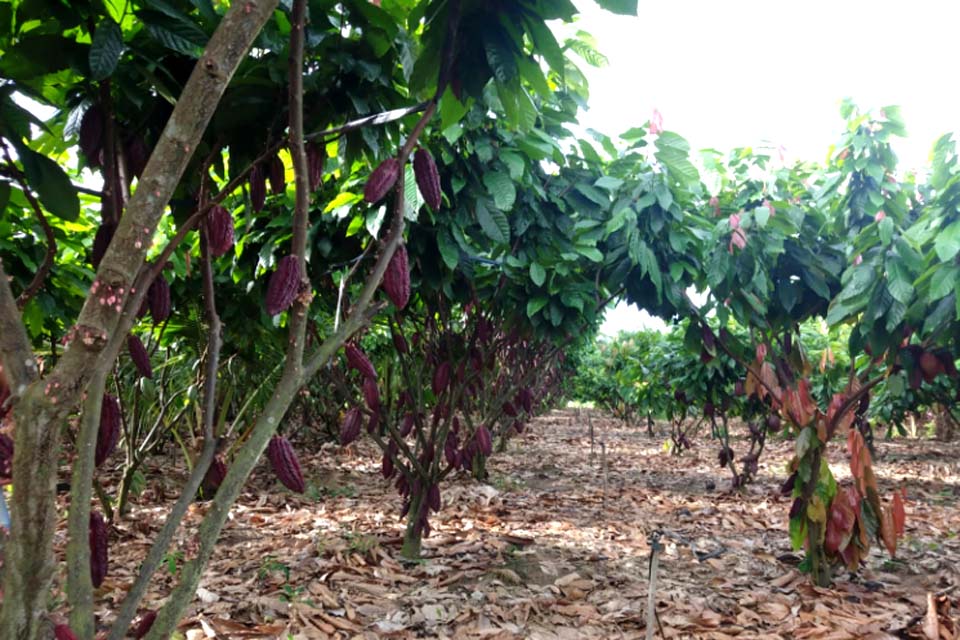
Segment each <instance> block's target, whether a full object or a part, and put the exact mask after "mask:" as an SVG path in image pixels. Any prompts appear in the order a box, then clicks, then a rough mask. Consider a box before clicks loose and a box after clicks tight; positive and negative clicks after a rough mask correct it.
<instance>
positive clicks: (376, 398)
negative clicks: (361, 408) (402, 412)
mask: <svg viewBox="0 0 960 640" xmlns="http://www.w3.org/2000/svg"><path fill="white" fill-rule="evenodd" d="M363 399H364V400H366V402H367V408H368V409H370V411H374V412H376V411H379V410H380V389H378V388H377V381H376V379H374V378H364V379H363Z"/></svg>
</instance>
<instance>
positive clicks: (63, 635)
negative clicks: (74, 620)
mask: <svg viewBox="0 0 960 640" xmlns="http://www.w3.org/2000/svg"><path fill="white" fill-rule="evenodd" d="M53 637H54V638H56V640H80V639H79V637H78V636H77V634H75V633H74V632H73V629H71V628H70V625H68V624H58V625H57V626H55V627H54V628H53Z"/></svg>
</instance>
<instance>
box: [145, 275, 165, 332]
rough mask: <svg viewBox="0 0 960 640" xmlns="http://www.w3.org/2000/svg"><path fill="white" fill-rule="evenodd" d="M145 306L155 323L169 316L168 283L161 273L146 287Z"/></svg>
mask: <svg viewBox="0 0 960 640" xmlns="http://www.w3.org/2000/svg"><path fill="white" fill-rule="evenodd" d="M147 306H148V307H149V309H150V315H151V316H152V317H153V322H154V323H155V324H160V323H161V322H164V321H165V320H166V319H167V318H169V317H170V283H169V282H167V279H166V278H165V277H163V274H162V273H161V274H159V275H157V277H156V279H154V281H153V282H152V283H151V284H150V288H149V289H147Z"/></svg>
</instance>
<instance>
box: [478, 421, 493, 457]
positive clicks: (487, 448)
mask: <svg viewBox="0 0 960 640" xmlns="http://www.w3.org/2000/svg"><path fill="white" fill-rule="evenodd" d="M474 438H475V439H476V441H477V447H478V448H479V450H480V453H482V454H483V455H485V456H489V455H490V454H491V453H493V438H492V437H491V436H490V431H489V430H488V429H487V427H486V425H483V424H482V425H480V426H479V427H478V428H477V433H476V434H475V436H474Z"/></svg>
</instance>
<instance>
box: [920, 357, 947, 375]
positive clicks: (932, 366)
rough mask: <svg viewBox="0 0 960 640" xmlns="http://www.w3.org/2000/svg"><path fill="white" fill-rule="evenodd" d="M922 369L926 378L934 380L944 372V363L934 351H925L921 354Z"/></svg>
mask: <svg viewBox="0 0 960 640" xmlns="http://www.w3.org/2000/svg"><path fill="white" fill-rule="evenodd" d="M920 370H921V371H923V379H924V380H926V381H927V382H933V381H934V379H935V378H936V377H937V376H938V375H940V374H941V373H943V365H942V364H941V363H940V359H939V358H938V357H937V356H936V355H934V353H933V352H932V351H924V352H923V353H922V354H921V355H920Z"/></svg>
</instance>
